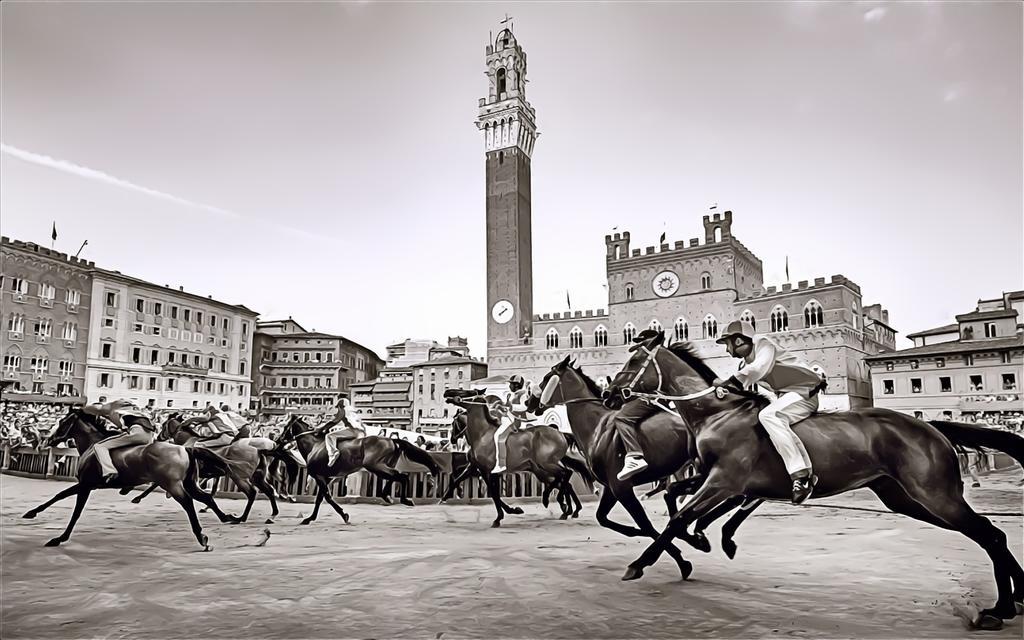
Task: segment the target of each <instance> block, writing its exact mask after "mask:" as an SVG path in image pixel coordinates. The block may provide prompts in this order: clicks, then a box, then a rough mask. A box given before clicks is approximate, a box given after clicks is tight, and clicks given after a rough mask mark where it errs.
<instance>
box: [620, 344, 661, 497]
mask: <svg viewBox="0 0 1024 640" xmlns="http://www.w3.org/2000/svg"><path fill="white" fill-rule="evenodd" d="M657 335H658V332H657V331H654V330H653V329H644V330H643V331H641V332H640V333H639V334H638V335H637V336H636V337H635V338H634V339H633V342H634V343H637V344H639V343H642V342H646V341H647V340H650V339H651V338H653V337H655V336H657ZM660 412H661V409H659V408H658V407H657V406H656V405H654V404H651V403H649V402H642V401H640V400H633V401H630V402H627V403H626V404H624V405H622V408H621V409H619V412H618V413H616V414H615V419H614V422H613V423H612V425H613V426H614V428H615V431H616V432H617V433H618V434H619V437H620V438H621V439H622V444H623V445H624V446H625V447H626V457H625V459H624V460H623V461H622V470H621V471H619V473H618V474H617V475H616V476H615V477H616V478H618V479H619V480H623V481H625V480H629V479H630V478H632V477H633V476H635V475H636V474H638V473H640V472H641V471H643V470H644V469H646V468H647V460H646V459H645V458H644V452H643V449H642V448H641V447H640V439H639V438H638V437H637V429H639V426H640V423H641V422H643V421H644V420H646V419H648V418H650V417H651V416H655V415H657V414H658V413H660Z"/></svg>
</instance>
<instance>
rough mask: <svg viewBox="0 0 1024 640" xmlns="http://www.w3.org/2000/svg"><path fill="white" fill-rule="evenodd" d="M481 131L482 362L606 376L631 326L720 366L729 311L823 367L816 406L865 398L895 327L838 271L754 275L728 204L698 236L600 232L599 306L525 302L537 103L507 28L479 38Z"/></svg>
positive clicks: (758, 269) (866, 401)
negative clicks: (655, 237) (783, 277)
mask: <svg viewBox="0 0 1024 640" xmlns="http://www.w3.org/2000/svg"><path fill="white" fill-rule="evenodd" d="M486 64H487V77H488V79H489V87H488V95H487V97H486V98H481V99H480V103H479V117H478V119H477V127H478V128H479V129H480V130H481V131H482V132H483V134H484V154H485V173H486V178H485V180H486V188H487V191H486V215H487V361H488V366H489V373H490V375H491V376H494V375H496V374H497V375H511V374H513V373H520V374H522V375H525V376H526V377H527V378H529V379H532V380H539V379H540V378H541V377H543V375H544V374H545V373H546V372H547V370H548V369H550V367H551V366H553V365H554V364H555V363H556V362H558V361H559V360H561V359H562V358H564V357H565V356H566V355H567V354H571V355H572V356H573V357H574V358H576V360H577V362H578V363H579V364H580V365H581V366H582V367H583V369H584V371H586V372H587V373H588V374H589V375H591V376H604V375H614V374H615V373H617V372H618V371H619V370H620V369H621V367H622V365H623V364H624V363H625V361H626V360H627V354H628V345H629V344H630V341H631V339H632V337H633V336H634V335H636V334H637V333H639V332H640V331H642V330H643V329H646V328H648V327H655V328H661V329H664V331H665V332H666V334H668V335H669V336H670V337H672V338H674V339H675V340H689V341H691V342H693V343H694V344H695V345H696V347H697V348H698V350H699V352H700V353H701V355H702V356H704V357H705V358H706V359H708V361H709V364H710V365H711V366H712V367H713V368H714V369H715V370H716V371H718V372H719V373H720V374H722V375H723V376H725V375H728V374H731V373H733V372H735V369H736V362H735V360H734V359H732V358H730V357H729V356H728V355H727V354H726V352H725V348H724V347H723V346H721V345H718V344H716V343H715V339H716V338H717V337H718V335H719V331H721V330H723V329H724V328H725V326H726V325H727V324H728V323H729V322H730V321H732V320H734V319H737V318H739V319H744V320H748V321H750V322H751V323H752V324H753V325H754V327H755V328H756V329H757V330H758V331H759V332H763V333H767V334H771V337H772V338H773V339H774V340H775V341H776V342H777V343H778V344H779V345H780V346H782V347H783V348H786V349H788V350H790V351H793V352H795V353H796V354H798V355H799V356H801V357H803V358H804V359H805V360H806V361H807V362H808V363H809V364H811V365H813V366H816V367H820V369H822V370H823V371H824V372H825V374H826V375H827V376H828V382H829V388H828V390H827V392H826V394H825V395H824V396H823V398H822V408H823V409H829V408H835V409H844V408H851V407H860V406H866V405H870V404H871V382H870V379H869V372H868V368H867V366H866V365H865V364H864V356H865V355H871V354H876V353H880V352H883V351H888V350H893V349H894V348H895V331H894V330H893V329H892V328H891V327H890V326H889V314H888V312H887V311H886V310H884V309H883V308H882V307H881V305H879V304H872V305H865V304H864V303H863V300H862V297H861V289H860V287H859V286H857V284H856V283H855V282H853V281H852V280H850V279H849V278H847V277H845V276H843V275H833V276H832V277H831V278H815V279H814V281H813V282H808V281H801V282H799V283H797V285H796V287H793V286H792V285H791V284H783V285H782V286H781V288H777V287H775V286H768V287H765V286H764V279H763V271H762V266H761V260H760V259H759V258H758V257H757V256H756V255H755V254H754V252H753V251H751V250H750V249H748V248H747V247H746V246H745V245H744V244H743V243H741V242H740V241H739V240H738V239H737V238H736V237H735V236H734V235H733V223H734V217H733V213H732V212H731V211H725V212H724V213H715V214H713V215H706V216H704V217H703V238H693V239H691V240H690V241H689V242H688V243H684V242H676V243H674V244H673V245H668V244H661V245H660V246H647V247H644V248H643V249H640V248H634V247H633V246H631V243H630V242H631V241H630V234H629V232H624V233H616V234H614V235H608V236H606V237H605V245H606V247H607V254H606V262H605V264H606V274H607V290H608V305H607V307H606V308H604V309H595V310H590V311H570V312H565V313H552V314H548V313H545V314H534V313H533V260H532V228H531V219H532V198H531V157H532V154H533V150H534V143H535V141H536V139H537V130H536V112H535V110H534V108H533V107H532V106H531V105H530V103H529V102H527V101H526V85H525V81H526V53H525V52H524V51H523V49H522V47H521V46H520V44H519V43H518V42H517V41H516V39H515V36H514V35H513V34H512V33H511V32H510V31H509V30H507V29H506V30H503V31H501V32H500V33H499V34H498V36H497V38H496V39H495V41H494V42H493V43H491V44H489V45H488V46H487V49H486Z"/></svg>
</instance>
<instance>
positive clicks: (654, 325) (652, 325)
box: [647, 318, 662, 331]
mask: <svg viewBox="0 0 1024 640" xmlns="http://www.w3.org/2000/svg"><path fill="white" fill-rule="evenodd" d="M647 328H648V329H650V330H651V331H661V330H662V328H661V323H660V322H658V319H657V318H655V319H653V320H651V322H650V324H648V325H647Z"/></svg>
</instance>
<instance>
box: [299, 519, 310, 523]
mask: <svg viewBox="0 0 1024 640" xmlns="http://www.w3.org/2000/svg"><path fill="white" fill-rule="evenodd" d="M310 522H311V521H310V519H309V518H306V519H305V520H303V521H302V522H300V523H299V524H309V523H310Z"/></svg>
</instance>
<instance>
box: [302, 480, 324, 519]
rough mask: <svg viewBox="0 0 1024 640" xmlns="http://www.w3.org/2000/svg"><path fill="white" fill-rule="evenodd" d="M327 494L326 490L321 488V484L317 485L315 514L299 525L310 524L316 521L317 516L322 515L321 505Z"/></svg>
mask: <svg viewBox="0 0 1024 640" xmlns="http://www.w3.org/2000/svg"><path fill="white" fill-rule="evenodd" d="M325 493H327V491H326V489H324V488H321V487H320V484H319V483H317V489H316V502H315V503H314V504H313V513H311V514H309V517H308V518H306V519H304V520H303V521H302V522H300V523H299V524H309V523H310V522H313V521H314V520H316V518H317V516H318V515H320V503H321V502H323V501H324V494H325Z"/></svg>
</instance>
